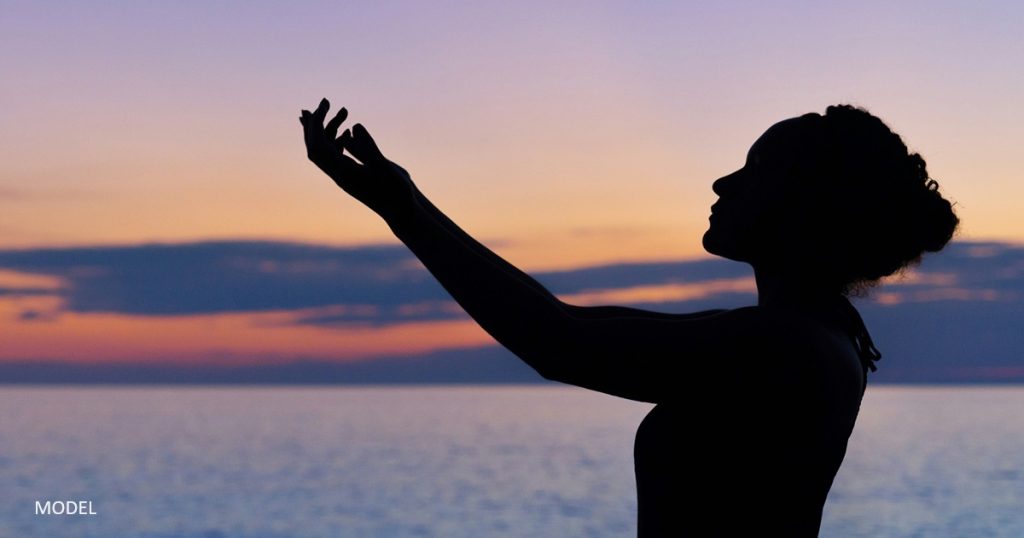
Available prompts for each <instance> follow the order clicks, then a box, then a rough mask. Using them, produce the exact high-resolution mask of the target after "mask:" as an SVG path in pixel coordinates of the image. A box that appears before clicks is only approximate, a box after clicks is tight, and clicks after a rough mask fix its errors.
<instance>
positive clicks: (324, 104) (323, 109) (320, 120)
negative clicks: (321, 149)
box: [313, 97, 331, 129]
mask: <svg viewBox="0 0 1024 538" xmlns="http://www.w3.org/2000/svg"><path fill="white" fill-rule="evenodd" d="M330 108H331V103H330V102H329V101H327V98H326V97H324V98H323V99H321V100H320V105H318V106H317V107H316V110H314V111H313V121H315V122H316V124H317V126H319V127H320V128H321V129H323V127H324V118H326V117H327V111H328V110H329V109H330Z"/></svg>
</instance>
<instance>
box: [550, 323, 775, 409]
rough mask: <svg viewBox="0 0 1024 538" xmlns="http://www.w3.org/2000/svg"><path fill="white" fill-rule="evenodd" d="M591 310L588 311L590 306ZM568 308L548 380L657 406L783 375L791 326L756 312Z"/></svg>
mask: <svg viewBox="0 0 1024 538" xmlns="http://www.w3.org/2000/svg"><path fill="white" fill-rule="evenodd" d="M592 308H593V307H592ZM596 308H597V309H604V310H591V309H589V308H582V307H573V306H570V307H569V308H568V310H567V312H568V318H569V319H568V321H567V322H566V324H565V327H564V329H565V330H564V331H561V333H562V334H561V335H560V337H559V338H558V339H557V340H558V341H557V342H555V343H554V345H552V346H551V347H550V349H551V352H552V353H555V354H557V355H556V356H552V357H550V360H546V361H544V363H545V364H546V365H547V366H546V368H545V371H542V372H541V374H542V375H544V377H546V378H548V379H553V380H556V381H561V382H564V383H569V384H572V385H577V386H581V387H585V388H589V389H592V390H597V391H600V392H604V393H607V394H612V395H615V396H621V397H623V398H629V399H632V400H639V401H645V402H653V403H660V402H664V401H668V400H672V399H676V398H678V397H680V396H682V395H683V394H684V393H685V392H688V391H695V390H708V389H711V390H726V391H727V390H730V389H738V388H742V387H750V386H752V385H751V384H752V383H754V384H763V383H766V382H772V381H773V379H772V376H784V375H787V372H786V368H785V366H786V365H785V364H784V363H781V364H780V362H779V359H780V358H785V356H784V355H785V353H790V352H793V351H795V350H792V349H785V348H790V347H792V346H790V345H789V343H791V342H792V341H793V332H794V331H793V327H792V326H790V325H789V324H787V323H785V322H784V321H783V320H780V319H779V318H778V317H776V316H774V315H772V313H771V312H769V311H765V310H764V309H763V308H760V307H746V308H739V309H735V310H717V311H705V312H699V313H695V314H682V315H678V314H663V313H657V312H647V311H643V310H636V309H629V308H622V307H596Z"/></svg>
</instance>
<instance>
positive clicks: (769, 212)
mask: <svg viewBox="0 0 1024 538" xmlns="http://www.w3.org/2000/svg"><path fill="white" fill-rule="evenodd" d="M805 122H806V120H805V119H804V118H791V119H788V120H783V121H781V122H779V123H776V124H775V125H773V126H771V127H770V128H769V129H768V130H767V131H765V133H764V134H762V135H761V137H760V138H758V139H757V140H756V141H755V142H754V144H753V145H752V146H751V147H750V151H749V152H748V153H747V159H746V162H745V163H744V165H743V167H742V168H740V169H739V170H736V171H735V172H733V173H731V174H728V175H726V176H724V177H721V178H719V179H718V180H716V181H715V182H714V183H713V184H712V185H711V189H712V190H713V191H714V192H715V194H717V195H718V200H717V201H716V202H715V203H714V204H713V205H712V206H711V217H710V225H709V227H708V230H707V231H706V232H705V233H704V237H703V245H704V250H706V251H707V252H708V253H710V254H715V255H717V256H722V257H724V258H728V259H731V260H736V261H743V262H750V261H752V260H753V258H754V257H755V256H756V252H757V251H756V249H758V248H761V249H763V248H764V247H766V246H769V245H767V244H766V240H768V239H769V238H770V237H771V234H770V232H771V231H774V230H776V229H777V228H778V226H777V225H778V224H779V223H780V222H781V219H780V218H779V217H781V216H782V215H780V214H779V211H785V209H784V207H785V205H784V204H783V203H782V202H783V200H781V195H782V192H783V190H784V187H785V185H784V181H785V180H786V179H787V173H786V171H787V170H793V169H794V164H796V160H797V159H798V158H799V157H800V155H801V148H800V145H799V137H798V135H799V134H801V131H803V129H798V128H799V127H802V126H804V125H806V123H805Z"/></svg>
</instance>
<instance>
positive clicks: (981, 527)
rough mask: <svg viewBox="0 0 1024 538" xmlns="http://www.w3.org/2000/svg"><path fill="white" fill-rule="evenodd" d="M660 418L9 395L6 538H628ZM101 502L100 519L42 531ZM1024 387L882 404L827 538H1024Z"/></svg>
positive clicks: (425, 397) (464, 403) (553, 401)
mask: <svg viewBox="0 0 1024 538" xmlns="http://www.w3.org/2000/svg"><path fill="white" fill-rule="evenodd" d="M650 407H651V406H650V405H648V404H640V403H636V402H630V401H626V400H620V399H616V398H612V397H609V396H604V395H601V394H596V393H588V392H586V391H582V390H579V389H574V388H561V387H396V388H340V387H339V388H335V387H331V388H221V387H217V388H181V387H173V388H164V387H159V388H154V387H139V388H120V387H118V388H113V387H97V388H66V387H47V388H41V387H25V388H0V408H2V411H0V536H5V537H6V536H12V537H23V536H26V537H27V536H41V537H43V536H45V537H50V536H54V537H57V536H102V537H116V536H125V537H128V536H141V537H173V536H202V537H224V536H245V537H285V536H331V537H334V536H388V537H390V536H446V537H447V536H453V537H456V536H467V537H468V536H472V537H485V536H524V537H526V536H529V537H544V536H551V537H561V536H631V535H633V534H634V533H635V525H636V499H635V495H636V490H635V485H634V477H633V462H632V448H633V435H634V433H635V430H636V427H637V425H638V424H639V422H640V420H641V419H642V418H643V416H644V415H645V414H646V412H647V411H648V410H649V409H650ZM62 499H68V500H88V501H91V502H92V507H93V511H95V512H96V515H91V516H53V515H50V516H42V515H35V504H34V503H35V501H37V500H39V501H45V500H62ZM1022 508H1024V388H1021V387H986V388H956V387H884V386H874V387H870V388H869V389H868V394H867V396H866V397H865V401H864V406H863V408H862V411H861V417H860V420H859V423H858V427H857V430H856V432H855V433H854V437H853V439H852V440H851V443H850V448H849V453H848V456H847V459H846V462H845V463H844V466H843V468H842V469H841V471H840V473H839V476H838V477H837V479H836V483H835V486H834V487H833V489H832V493H831V495H830V497H829V502H828V504H827V505H826V509H825V510H826V511H825V520H824V523H823V528H822V533H821V535H822V536H824V537H830V536H834V537H846V536H850V537H856V536H872V537H890V536H891V537H897V536H898V537H908V536H921V537H945V536H963V537H984V536H1007V537H1011V536H1012V537H1018V536H1024V510H1022Z"/></svg>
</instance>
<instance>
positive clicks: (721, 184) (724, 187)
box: [711, 170, 742, 196]
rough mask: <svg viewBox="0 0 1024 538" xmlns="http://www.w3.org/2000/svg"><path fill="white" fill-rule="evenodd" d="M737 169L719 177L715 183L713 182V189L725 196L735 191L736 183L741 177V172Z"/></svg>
mask: <svg viewBox="0 0 1024 538" xmlns="http://www.w3.org/2000/svg"><path fill="white" fill-rule="evenodd" d="M741 171H742V170H737V171H735V172H733V173H731V174H729V175H727V176H725V177H721V178H718V179H717V180H716V181H715V182H714V183H712V184H711V190H712V191H714V193H715V194H717V195H719V196H725V195H727V194H730V193H735V191H736V183H737V180H738V179H739V175H740V172H741Z"/></svg>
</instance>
